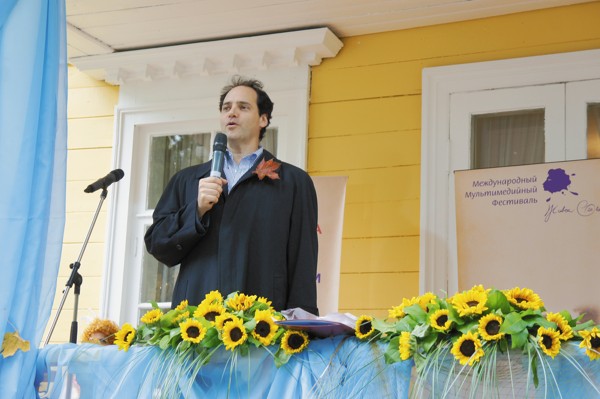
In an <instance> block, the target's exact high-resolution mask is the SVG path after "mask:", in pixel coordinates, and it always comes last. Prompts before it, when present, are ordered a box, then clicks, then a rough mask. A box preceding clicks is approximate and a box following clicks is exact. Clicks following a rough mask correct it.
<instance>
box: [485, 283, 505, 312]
mask: <svg viewBox="0 0 600 399" xmlns="http://www.w3.org/2000/svg"><path fill="white" fill-rule="evenodd" d="M486 306H487V307H488V308H490V309H491V310H494V311H496V310H500V311H501V312H502V314H508V313H510V311H511V306H510V302H508V299H506V295H504V293H503V292H502V291H500V290H496V289H493V290H491V291H490V292H489V294H488V299H487V302H486Z"/></svg>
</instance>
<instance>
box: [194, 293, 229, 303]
mask: <svg viewBox="0 0 600 399" xmlns="http://www.w3.org/2000/svg"><path fill="white" fill-rule="evenodd" d="M212 303H221V304H222V303H223V295H221V293H220V292H219V291H217V290H215V291H211V292H209V293H208V294H206V295H204V299H203V300H202V302H200V304H212ZM198 306H199V305H198Z"/></svg>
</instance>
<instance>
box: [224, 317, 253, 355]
mask: <svg viewBox="0 0 600 399" xmlns="http://www.w3.org/2000/svg"><path fill="white" fill-rule="evenodd" d="M222 333H223V343H224V344H225V349H227V350H230V351H232V350H233V349H234V348H235V347H236V346H239V345H241V344H243V343H244V342H246V339H248V333H246V328H245V327H244V322H243V321H242V319H240V318H239V317H236V318H234V319H233V320H231V321H230V322H227V323H225V325H224V326H223V331H222Z"/></svg>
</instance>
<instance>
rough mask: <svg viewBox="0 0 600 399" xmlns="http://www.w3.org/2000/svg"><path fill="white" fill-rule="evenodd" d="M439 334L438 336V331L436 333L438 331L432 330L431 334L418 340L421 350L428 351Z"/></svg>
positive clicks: (436, 340)
mask: <svg viewBox="0 0 600 399" xmlns="http://www.w3.org/2000/svg"><path fill="white" fill-rule="evenodd" d="M439 336H440V333H438V332H432V333H431V334H429V335H428V336H426V337H425V338H424V339H423V340H422V341H421V342H420V344H421V346H422V347H423V350H425V352H429V350H430V349H431V348H432V347H433V345H434V344H436V343H437V342H438V337H439Z"/></svg>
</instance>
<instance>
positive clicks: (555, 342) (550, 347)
mask: <svg viewBox="0 0 600 399" xmlns="http://www.w3.org/2000/svg"><path fill="white" fill-rule="evenodd" d="M537 337H538V344H539V346H540V348H542V351H543V352H544V353H545V354H546V355H548V356H550V357H551V358H553V359H554V356H556V355H558V352H560V333H559V332H558V331H556V330H555V329H553V328H545V327H540V328H539V329H538V332H537Z"/></svg>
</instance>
